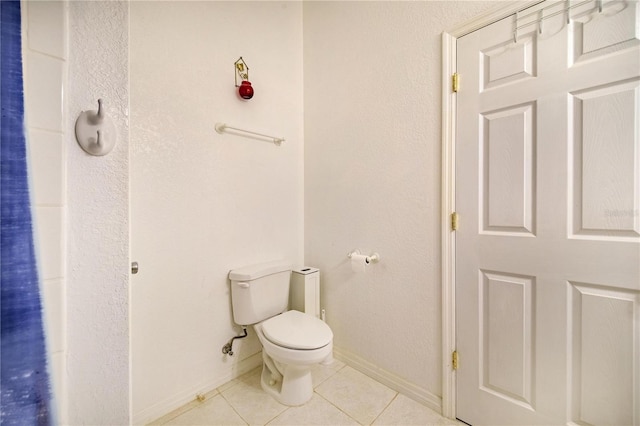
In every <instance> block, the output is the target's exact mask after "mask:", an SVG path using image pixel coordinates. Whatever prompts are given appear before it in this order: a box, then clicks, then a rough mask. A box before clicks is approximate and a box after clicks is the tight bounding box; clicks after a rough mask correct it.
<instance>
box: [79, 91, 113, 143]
mask: <svg viewBox="0 0 640 426" xmlns="http://www.w3.org/2000/svg"><path fill="white" fill-rule="evenodd" d="M76 139H77V140H78V144H79V145H80V146H81V147H82V149H84V150H85V151H86V152H87V153H89V154H91V155H106V154H108V153H109V152H111V150H112V149H113V147H114V146H115V145H116V128H115V126H114V125H113V122H112V121H111V119H110V118H109V117H107V115H106V113H105V111H104V108H103V107H102V99H98V109H97V110H89V111H82V112H81V113H80V116H79V117H78V119H77V120H76Z"/></svg>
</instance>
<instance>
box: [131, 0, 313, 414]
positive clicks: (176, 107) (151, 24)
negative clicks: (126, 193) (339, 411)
mask: <svg viewBox="0 0 640 426" xmlns="http://www.w3.org/2000/svg"><path fill="white" fill-rule="evenodd" d="M130 46H131V56H130V61H131V63H130V66H131V82H130V83H131V209H132V210H131V213H132V214H131V218H132V226H131V241H132V246H131V253H132V260H135V261H138V262H139V264H140V272H139V274H137V275H134V276H133V277H132V300H131V303H132V337H131V338H132V360H133V362H132V386H133V419H134V422H135V423H141V422H145V421H148V420H153V419H154V418H156V417H159V416H160V415H163V414H165V413H166V412H168V411H170V410H171V409H174V408H176V407H177V406H180V405H182V404H184V403H185V402H186V401H189V400H192V399H193V398H194V397H195V395H196V394H197V393H200V392H206V391H209V390H211V389H213V388H215V387H216V386H219V385H221V384H223V383H224V382H226V381H228V380H229V379H231V378H232V377H234V376H235V375H237V374H239V373H240V372H241V371H242V369H243V368H248V367H247V366H255V365H257V363H258V362H260V357H258V356H253V357H252V355H255V354H256V353H258V352H259V350H260V345H259V342H258V341H257V339H256V338H255V335H254V333H253V330H252V329H250V330H249V332H250V338H248V339H246V340H240V341H236V343H235V344H234V352H235V353H236V355H235V356H234V357H226V356H224V355H223V354H222V352H221V349H222V346H223V345H224V344H225V343H226V342H227V341H228V340H229V339H230V338H231V337H232V336H234V335H236V334H237V333H238V332H239V328H237V327H234V325H233V320H232V315H231V306H230V295H229V283H228V279H227V274H228V272H229V270H230V269H232V268H236V267H240V266H243V265H246V264H250V263H255V262H262V261H268V260H273V259H278V258H285V259H288V260H290V261H291V262H292V263H293V264H294V265H296V264H298V265H299V264H300V263H301V262H302V260H303V122H302V118H303V115H302V102H303V94H302V5H301V3H292V2H133V3H131V43H130ZM240 56H242V57H243V58H244V59H245V61H246V62H247V63H248V65H249V67H250V71H249V77H250V81H251V82H252V83H253V85H254V87H255V96H254V98H253V99H251V100H250V101H243V100H241V99H239V98H238V96H237V94H236V93H237V89H236V88H235V87H234V62H235V61H236V60H237V59H238V57H240ZM218 121H219V122H226V123H228V124H229V125H231V126H236V127H241V128H246V129H248V130H253V131H256V132H261V133H267V134H273V135H274V136H282V137H285V138H286V141H285V142H284V143H283V144H282V146H280V147H277V146H275V145H273V144H272V143H268V142H264V141H258V140H254V139H248V138H243V137H238V136H232V135H229V134H226V135H219V134H217V133H216V132H215V130H214V125H215V123H216V122H218ZM242 360H245V361H244V362H241V361H242Z"/></svg>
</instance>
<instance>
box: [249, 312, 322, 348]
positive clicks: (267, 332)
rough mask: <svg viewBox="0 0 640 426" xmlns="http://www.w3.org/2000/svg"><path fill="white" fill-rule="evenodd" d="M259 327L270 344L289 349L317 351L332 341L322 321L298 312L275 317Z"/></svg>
mask: <svg viewBox="0 0 640 426" xmlns="http://www.w3.org/2000/svg"><path fill="white" fill-rule="evenodd" d="M261 326H262V327H261V328H262V332H263V334H264V336H265V337H266V338H267V339H268V340H269V341H270V342H272V343H273V344H276V345H278V346H282V347H285V348H289V349H299V350H310V349H318V348H322V347H323V346H326V345H328V344H329V343H330V342H331V341H332V339H333V332H332V331H331V328H329V326H328V325H327V324H326V323H325V322H324V321H321V320H320V319H318V318H316V317H314V316H312V315H309V314H305V313H302V312H299V311H293V310H292V311H287V312H284V313H282V314H280V315H276V316H275V317H273V318H269V319H268V320H266V321H264V322H262V324H261Z"/></svg>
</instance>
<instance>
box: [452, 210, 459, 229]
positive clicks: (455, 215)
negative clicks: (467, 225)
mask: <svg viewBox="0 0 640 426" xmlns="http://www.w3.org/2000/svg"><path fill="white" fill-rule="evenodd" d="M459 219H460V216H459V215H458V213H456V212H453V213H451V230H452V231H457V230H458V225H459Z"/></svg>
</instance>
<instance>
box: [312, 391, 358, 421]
mask: <svg viewBox="0 0 640 426" xmlns="http://www.w3.org/2000/svg"><path fill="white" fill-rule="evenodd" d="M313 393H314V394H316V395H318V396H319V397H320V398H322V399H324V400H325V401H327V402H328V403H329V404H331V405H332V406H334V407H335V408H336V409H337V410H338V411H340V412H341V413H343V414H344V415H345V416H347V417H349V418H350V419H352V420H353V421H354V422H356V423H358V424H359V425H362V423H360V422H359V421H358V420H357V419H354V418H353V416H351V415H350V414H349V413H347V412H346V411H344V410H343V409H342V408H340V407H338V406H337V405H336V404H334V403H333V402H331V401H329V400H328V399H327V398H325V397H324V396H322V395H320V394H319V393H318V392H316V391H315V390H314V391H313ZM363 426H366V425H363Z"/></svg>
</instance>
